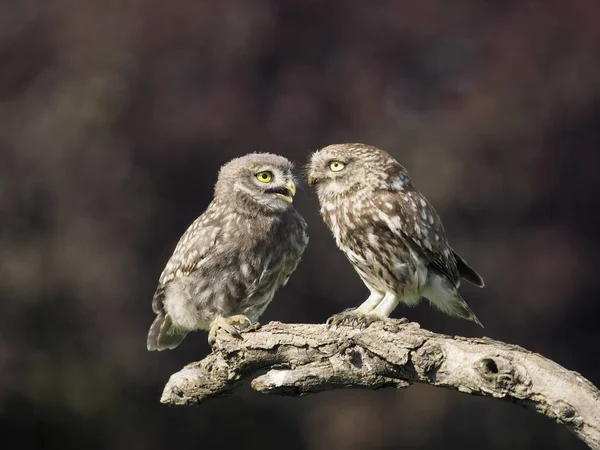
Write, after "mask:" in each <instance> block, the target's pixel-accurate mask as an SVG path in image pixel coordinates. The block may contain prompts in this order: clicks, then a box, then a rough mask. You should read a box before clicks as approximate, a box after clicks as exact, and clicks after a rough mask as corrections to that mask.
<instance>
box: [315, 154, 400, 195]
mask: <svg viewBox="0 0 600 450" xmlns="http://www.w3.org/2000/svg"><path fill="white" fill-rule="evenodd" d="M307 173H308V184H309V185H310V186H314V187H315V188H316V189H317V193H318V195H319V197H320V198H329V199H333V198H336V197H339V196H348V195H353V194H356V193H358V192H362V193H364V194H368V192H369V191H372V190H375V189H388V188H389V187H390V186H394V188H396V189H402V188H404V187H407V186H409V185H410V179H409V177H408V172H407V171H406V169H405V168H404V167H403V166H402V165H400V164H399V163H398V161H396V160H395V159H394V158H392V157H391V156H390V155H389V154H388V153H386V152H384V151H383V150H380V149H378V148H377V147H373V146H370V145H365V144H334V145H329V146H327V147H325V148H323V149H321V150H319V151H316V152H315V153H313V154H312V156H311V158H310V161H309V163H308V166H307Z"/></svg>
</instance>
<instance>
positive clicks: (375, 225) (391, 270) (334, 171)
mask: <svg viewBox="0 0 600 450" xmlns="http://www.w3.org/2000/svg"><path fill="white" fill-rule="evenodd" d="M308 183H309V185H312V186H315V187H316V190H317V194H318V197H319V203H320V206H321V216H322V217H323V219H324V221H325V222H326V223H327V225H328V226H329V228H330V229H331V231H332V232H333V235H334V236H335V240H336V242H337V245H338V247H339V248H340V249H341V250H342V251H343V252H344V253H345V254H346V257H347V258H348V260H349V261H350V263H351V264H352V265H353V266H354V269H355V270H356V272H358V275H359V276H360V277H361V279H362V281H363V282H364V283H365V285H366V286H367V288H368V289H369V291H370V293H371V294H370V295H369V297H368V298H367V300H366V301H365V302H364V303H362V304H361V305H360V306H359V307H358V308H356V309H355V310H354V311H352V312H351V313H346V314H344V315H342V318H341V319H340V318H339V316H338V317H337V319H336V318H334V322H336V323H340V322H347V321H348V320H351V321H356V320H358V319H357V317H360V316H363V320H364V319H365V317H364V315H367V316H369V317H367V319H371V320H372V319H373V318H377V317H378V316H379V317H388V316H389V315H390V313H391V312H392V311H393V310H394V308H396V306H397V305H398V304H399V303H403V304H405V305H408V306H412V305H416V304H417V303H418V302H419V301H420V299H421V298H426V299H428V300H429V301H430V303H431V304H432V305H433V306H434V307H436V308H437V309H439V310H440V311H442V312H443V313H446V314H448V315H451V316H458V317H462V318H463V319H467V320H471V321H473V322H475V323H476V324H478V325H480V326H483V325H482V324H481V322H480V321H479V319H478V318H477V317H476V316H475V314H474V313H473V311H471V308H469V306H468V305H467V303H466V302H465V301H464V300H463V299H462V297H461V296H460V294H459V292H458V287H459V285H460V279H461V278H463V279H465V280H467V281H469V282H471V283H473V284H475V285H476V286H479V287H483V285H484V282H483V279H482V278H481V276H480V275H479V274H478V273H477V272H475V270H473V269H472V268H471V267H470V266H469V265H468V264H467V263H466V262H465V260H464V259H462V258H461V257H460V256H459V255H458V254H457V253H456V252H455V251H454V250H453V249H452V248H451V247H450V245H449V244H448V241H447V239H446V233H445V232H444V227H443V226H442V222H441V221H440V218H439V217H438V215H437V213H436V211H435V209H433V206H431V204H430V203H429V202H428V201H427V199H426V198H425V197H424V196H423V194H421V193H420V192H419V191H417V190H416V189H415V187H414V186H413V184H412V183H411V181H410V178H409V176H408V172H407V171H406V169H405V168H404V167H403V166H402V165H400V163H398V161H396V160H395V159H394V158H392V157H391V156H390V155H389V154H388V153H386V152H384V151H383V150H380V149H378V148H375V147H372V146H370V145H364V144H338V145H330V146H328V147H325V148H323V149H321V150H319V151H317V152H315V153H314V154H313V155H312V157H311V159H310V162H309V164H308ZM352 315H354V317H352Z"/></svg>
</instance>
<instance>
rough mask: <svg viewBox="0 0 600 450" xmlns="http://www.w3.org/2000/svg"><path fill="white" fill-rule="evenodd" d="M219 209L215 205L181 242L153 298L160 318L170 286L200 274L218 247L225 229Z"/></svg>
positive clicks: (196, 221)
mask: <svg viewBox="0 0 600 450" xmlns="http://www.w3.org/2000/svg"><path fill="white" fill-rule="evenodd" d="M216 209H217V208H215V207H214V205H213V204H211V205H209V207H208V208H207V209H206V211H205V212H204V214H202V215H201V216H200V217H198V218H197V219H196V220H195V221H194V222H193V223H192V224H191V225H190V226H189V227H188V229H187V230H186V231H185V233H183V236H181V239H179V242H178V243H177V246H176V247H175V250H174V251H173V255H172V256H171V258H170V259H169V261H168V262H167V265H166V266H165V268H164V270H163V271H162V273H161V275H160V278H159V281H158V287H157V288H156V292H155V293H154V297H153V298H152V310H153V311H154V312H155V313H156V314H160V313H161V312H162V311H163V300H164V293H165V288H166V287H167V285H168V284H169V283H171V282H172V281H173V280H175V279H176V278H179V277H182V276H187V275H189V274H190V273H192V272H193V271H194V270H196V269H197V268H198V265H199V264H200V263H201V262H202V261H203V260H204V259H206V257H207V256H209V255H210V253H211V251H212V250H213V249H214V248H215V246H216V245H217V242H218V240H219V236H220V233H221V227H220V226H219V224H218V222H219V221H218V218H219V215H218V213H217V212H216Z"/></svg>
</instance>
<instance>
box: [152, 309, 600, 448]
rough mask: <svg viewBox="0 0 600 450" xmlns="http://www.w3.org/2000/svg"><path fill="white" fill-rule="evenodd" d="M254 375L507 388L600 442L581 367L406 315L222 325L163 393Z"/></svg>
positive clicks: (597, 412) (194, 394) (285, 381)
mask: <svg viewBox="0 0 600 450" xmlns="http://www.w3.org/2000/svg"><path fill="white" fill-rule="evenodd" d="M265 371H266V373H265ZM261 374H262V375H261ZM257 375H258V376H257ZM255 376H257V378H254V379H253V380H252V383H251V385H252V387H253V388H254V389H255V390H257V391H259V392H263V393H269V394H279V395H304V394H309V393H314V392H320V391H324V390H329V389H339V388H367V389H379V388H383V387H396V388H405V387H408V386H410V385H411V384H412V383H426V384H430V385H433V386H441V387H445V388H449V389H455V390H458V391H461V392H465V393H468V394H474V395H484V396H490V397H496V398H502V399H505V400H509V401H511V402H514V403H517V404H520V405H522V406H524V407H526V408H529V409H533V410H535V411H537V412H539V413H541V414H544V415H545V416H547V417H549V418H551V419H553V420H555V421H556V422H557V423H559V424H561V425H564V426H566V427H567V428H568V429H570V430H571V431H572V432H573V433H575V434H576V435H577V436H578V437H579V438H580V439H582V440H583V441H584V442H586V443H587V445H588V446H589V447H591V448H592V449H597V450H600V391H598V389H597V388H596V387H595V386H594V385H593V384H592V383H590V382H589V381H588V380H586V379H585V378H584V377H582V376H581V375H579V374H578V373H577V372H572V371H570V370H567V369H565V368H563V367H561V366H560V365H558V364H556V363H555V362H553V361H550V360H549V359H547V358H544V357H543V356H541V355H539V354H537V353H533V352H530V351H528V350H525V349H523V348H521V347H518V346H516V345H510V344H505V343H503V342H498V341H494V340H491V339H487V338H463V337H453V336H446V335H442V334H436V333H432V332H430V331H427V330H423V329H421V328H420V327H419V325H418V324H416V323H410V322H407V321H406V320H391V319H390V320H384V321H379V322H375V323H373V324H371V325H370V326H369V327H367V328H365V329H360V328H356V327H351V326H339V327H331V328H329V327H327V326H326V325H308V324H283V323H279V322H271V323H269V324H267V325H265V326H263V327H261V328H258V329H255V330H252V331H248V332H244V333H243V337H242V339H236V338H234V337H232V336H230V335H228V334H227V333H225V332H220V333H219V335H218V339H217V342H216V343H215V345H214V347H213V352H212V353H211V354H210V355H208V356H207V357H206V358H204V359H203V360H202V361H199V362H195V363H192V364H189V365H187V366H186V367H185V368H184V369H182V370H181V371H180V372H177V373H175V374H174V375H172V376H171V378H170V380H169V382H168V383H167V385H166V387H165V389H164V392H163V395H162V399H161V402H163V403H168V404H174V405H190V404H198V403H201V402H203V401H204V400H207V399H209V398H211V397H216V396H219V395H222V394H224V393H226V392H227V391H230V390H232V389H234V388H235V387H236V386H238V385H239V384H240V383H241V382H242V381H244V380H245V379H248V378H253V377H255Z"/></svg>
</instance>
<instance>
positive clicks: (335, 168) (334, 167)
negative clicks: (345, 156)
mask: <svg viewBox="0 0 600 450" xmlns="http://www.w3.org/2000/svg"><path fill="white" fill-rule="evenodd" d="M344 167H346V164H344V163H343V162H341V161H331V162H330V163H329V169H331V171H332V172H339V171H340V170H342V169H343V168H344Z"/></svg>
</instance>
